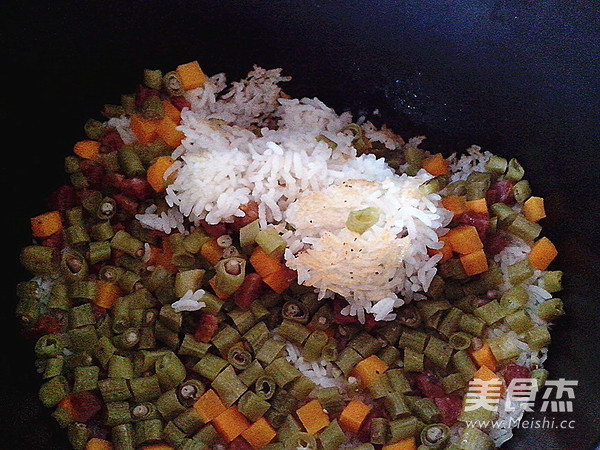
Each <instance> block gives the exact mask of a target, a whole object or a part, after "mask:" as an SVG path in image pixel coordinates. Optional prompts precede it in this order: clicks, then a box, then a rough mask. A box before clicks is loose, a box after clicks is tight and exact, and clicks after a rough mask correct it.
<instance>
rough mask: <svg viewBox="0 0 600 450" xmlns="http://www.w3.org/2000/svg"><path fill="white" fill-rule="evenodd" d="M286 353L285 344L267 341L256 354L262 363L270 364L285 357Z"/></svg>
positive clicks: (272, 340)
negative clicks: (282, 356) (280, 357)
mask: <svg viewBox="0 0 600 450" xmlns="http://www.w3.org/2000/svg"><path fill="white" fill-rule="evenodd" d="M284 351H285V342H282V341H276V340H275V339H267V340H266V341H265V342H264V344H263V345H262V346H261V347H260V349H259V350H258V352H256V359H258V360H259V361H260V362H261V363H264V364H270V363H272V362H273V361H274V360H275V359H276V358H278V357H279V356H281V355H283V353H284Z"/></svg>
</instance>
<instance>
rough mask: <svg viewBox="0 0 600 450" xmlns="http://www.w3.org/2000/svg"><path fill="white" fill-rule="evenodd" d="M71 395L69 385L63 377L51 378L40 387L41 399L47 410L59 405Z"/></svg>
mask: <svg viewBox="0 0 600 450" xmlns="http://www.w3.org/2000/svg"><path fill="white" fill-rule="evenodd" d="M68 393H69V383H68V381H67V379H66V378H65V377H64V376H62V375H59V376H56V377H54V378H50V379H49V380H48V381H46V382H45V383H44V384H42V386H41V387H40V391H39V399H40V401H41V402H42V403H43V404H44V406H45V407H46V408H51V407H53V406H56V405H58V403H60V401H61V400H63V399H64V398H65V397H66V396H67V394H68Z"/></svg>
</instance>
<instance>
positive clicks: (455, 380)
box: [442, 372, 467, 394]
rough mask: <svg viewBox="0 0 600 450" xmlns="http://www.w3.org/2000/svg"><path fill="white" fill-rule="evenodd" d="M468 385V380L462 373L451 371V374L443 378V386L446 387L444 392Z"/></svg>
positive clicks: (450, 391)
mask: <svg viewBox="0 0 600 450" xmlns="http://www.w3.org/2000/svg"><path fill="white" fill-rule="evenodd" d="M466 385H467V381H466V380H465V376H464V375H463V374H462V373H458V372H457V373H451V374H450V375H447V376H445V377H444V378H442V387H443V388H444V392H446V393H448V394H449V393H452V392H454V391H457V390H459V389H462V388H464V387H465V386H466Z"/></svg>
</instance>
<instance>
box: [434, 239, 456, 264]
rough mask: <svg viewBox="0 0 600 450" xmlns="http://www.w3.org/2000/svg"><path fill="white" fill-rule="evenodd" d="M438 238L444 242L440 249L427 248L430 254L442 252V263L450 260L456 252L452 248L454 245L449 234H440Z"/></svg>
mask: <svg viewBox="0 0 600 450" xmlns="http://www.w3.org/2000/svg"><path fill="white" fill-rule="evenodd" d="M438 240H439V241H440V242H443V243H444V246H443V247H442V248H440V249H433V248H430V249H428V250H427V253H428V254H429V256H433V255H437V254H438V253H441V254H442V259H440V263H443V262H446V261H448V260H449V259H450V258H452V256H453V255H454V253H453V250H452V245H451V244H450V241H449V240H448V237H447V236H440V237H439V238H438Z"/></svg>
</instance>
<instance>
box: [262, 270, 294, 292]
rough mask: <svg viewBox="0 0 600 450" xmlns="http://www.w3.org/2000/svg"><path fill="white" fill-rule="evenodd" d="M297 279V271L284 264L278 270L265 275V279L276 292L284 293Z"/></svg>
mask: <svg viewBox="0 0 600 450" xmlns="http://www.w3.org/2000/svg"><path fill="white" fill-rule="evenodd" d="M295 279H296V272H295V271H294V270H292V269H290V268H289V267H286V266H284V265H282V266H281V267H280V268H279V270H278V271H277V272H273V273H271V274H269V275H267V276H266V277H264V278H263V281H264V283H265V284H266V285H267V286H269V287H270V288H271V289H273V291H275V292H276V293H278V294H283V292H284V291H285V290H286V289H287V288H289V287H290V285H291V284H292V281H294V280H295Z"/></svg>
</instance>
